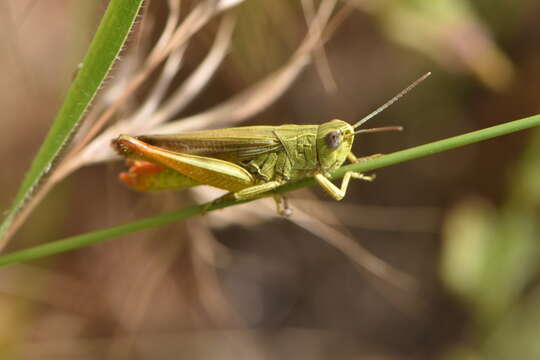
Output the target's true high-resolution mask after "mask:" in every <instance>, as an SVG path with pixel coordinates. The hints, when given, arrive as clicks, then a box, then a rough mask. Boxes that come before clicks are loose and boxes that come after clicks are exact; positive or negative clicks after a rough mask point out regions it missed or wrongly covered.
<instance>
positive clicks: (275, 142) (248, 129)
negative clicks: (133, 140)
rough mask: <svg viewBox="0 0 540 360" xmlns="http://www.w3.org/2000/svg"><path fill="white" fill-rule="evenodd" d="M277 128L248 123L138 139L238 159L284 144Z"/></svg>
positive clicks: (255, 155) (181, 151)
mask: <svg viewBox="0 0 540 360" xmlns="http://www.w3.org/2000/svg"><path fill="white" fill-rule="evenodd" d="M275 129H276V127H275V126H245V127H236V128H228V129H216V130H202V131H193V132H188V133H184V134H172V135H144V136H138V137H137V139H138V140H140V141H142V142H145V143H147V144H150V145H153V146H156V147H159V148H162V149H166V150H170V151H173V152H178V153H183V154H192V155H200V156H207V157H213V158H218V159H223V160H227V161H231V162H238V161H245V160H251V159H253V158H256V157H257V156H259V155H262V154H265V153H268V152H274V151H279V150H282V149H283V144H282V143H281V142H280V140H279V139H278V138H277V137H276V135H275Z"/></svg>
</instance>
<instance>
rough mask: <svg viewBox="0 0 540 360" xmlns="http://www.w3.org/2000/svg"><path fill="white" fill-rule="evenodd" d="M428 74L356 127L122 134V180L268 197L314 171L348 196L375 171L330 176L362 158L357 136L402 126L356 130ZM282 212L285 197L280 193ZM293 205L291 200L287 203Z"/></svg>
mask: <svg viewBox="0 0 540 360" xmlns="http://www.w3.org/2000/svg"><path fill="white" fill-rule="evenodd" d="M429 75H430V73H427V74H425V75H424V76H422V77H421V78H419V79H418V80H416V81H415V82H413V83H412V84H411V85H409V86H408V87H407V88H405V89H404V90H402V91H401V92H400V93H399V94H397V95H396V96H395V97H393V98H392V99H391V100H389V101H388V102H387V103H385V104H384V105H382V106H381V107H379V108H378V109H377V110H375V111H374V112H372V113H371V114H369V115H368V116H366V117H365V118H363V119H362V120H360V121H358V122H357V123H356V124H354V125H350V124H349V123H347V122H345V121H342V120H332V121H329V122H326V123H323V124H320V125H281V126H244V127H235V128H227V129H216V130H203V131H194V132H188V133H183V134H170V135H143V136H137V137H131V136H129V135H120V136H119V137H118V138H117V139H115V140H113V142H112V146H113V147H114V148H115V149H116V151H117V152H118V153H119V154H120V155H122V156H124V157H126V158H127V159H129V163H130V165H131V167H130V169H129V170H128V172H123V173H121V174H120V176H119V177H120V179H121V180H122V181H123V182H124V183H125V184H127V185H128V186H130V187H132V188H134V189H136V190H139V191H159V190H167V189H183V188H187V187H191V186H197V185H210V186H213V187H216V188H219V189H223V190H227V191H229V192H230V193H229V194H228V195H227V196H229V197H233V198H234V199H238V200H244V199H251V198H256V197H260V196H263V195H266V193H268V192H271V191H272V190H274V189H275V188H277V187H278V186H280V185H283V184H285V183H286V182H288V181H291V180H295V179H299V178H303V177H307V176H313V177H314V178H315V180H316V181H317V183H318V184H319V185H320V186H321V187H322V188H323V189H324V190H325V191H326V192H327V193H328V194H329V195H330V196H332V197H333V198H334V199H336V200H341V199H342V198H343V197H344V196H345V193H346V192H347V187H348V185H349V181H350V179H351V178H354V179H363V180H367V181H371V180H373V176H366V175H364V174H361V173H358V172H355V171H348V172H346V173H345V176H344V177H343V180H342V182H341V186H340V187H337V186H336V185H334V184H333V183H332V182H331V181H330V180H329V177H330V174H331V173H332V172H334V171H335V170H337V169H338V168H339V167H341V166H342V165H343V163H344V162H345V160H346V159H348V160H349V161H350V162H353V163H354V162H358V161H360V160H362V159H365V158H361V159H359V158H357V157H356V156H355V155H354V154H353V153H352V152H351V148H352V145H353V140H354V136H355V135H356V134H359V133H373V132H381V131H390V130H401V128H400V127H397V126H394V127H382V128H374V129H362V130H356V129H357V128H358V127H359V126H361V125H362V124H364V123H365V122H367V121H368V120H369V119H371V118H373V117H374V116H375V115H377V114H379V113H380V112H381V111H383V110H384V109H386V108H387V107H389V106H390V105H391V104H393V103H394V102H395V101H397V100H398V99H399V98H400V97H402V96H403V95H404V94H405V93H407V92H408V91H409V90H411V89H412V88H414V87H415V86H416V85H418V84H419V83H420V82H421V81H423V80H424V79H425V78H427V77H428V76H429ZM274 197H275V199H276V204H277V207H278V212H279V213H280V214H283V215H287V214H289V210H288V209H287V208H282V206H281V201H282V197H280V196H278V195H277V194H274ZM284 204H285V207H286V202H284Z"/></svg>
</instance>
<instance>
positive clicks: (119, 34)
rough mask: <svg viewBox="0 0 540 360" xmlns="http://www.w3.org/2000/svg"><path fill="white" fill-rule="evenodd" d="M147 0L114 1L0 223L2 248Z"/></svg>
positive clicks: (99, 84) (76, 123)
mask: <svg viewBox="0 0 540 360" xmlns="http://www.w3.org/2000/svg"><path fill="white" fill-rule="evenodd" d="M142 2H143V0H111V2H110V3H109V6H108V8H107V11H106V12H105V15H104V16H103V20H102V21H101V24H100V25H99V28H98V30H97V32H96V35H95V36H94V39H93V40H92V43H91V44H90V47H89V49H88V52H87V54H86V56H85V58H84V60H83V62H82V67H81V68H80V69H79V72H78V74H77V76H76V78H75V80H74V81H73V83H72V84H71V87H70V88H69V90H68V93H67V95H66V97H65V99H64V103H63V104H62V107H61V108H60V110H59V112H58V114H57V116H56V118H55V120H54V122H53V124H52V126H51V129H50V130H49V133H48V134H47V137H46V138H45V141H44V142H43V144H42V145H41V148H40V149H39V151H38V154H37V155H36V156H35V158H34V160H33V162H32V165H31V166H30V169H29V170H28V172H27V173H26V175H25V177H24V180H23V181H22V183H21V186H20V188H19V191H18V193H17V195H16V196H15V199H14V201H13V204H12V206H11V209H10V210H9V212H8V213H7V216H6V218H5V219H4V221H3V222H2V225H0V248H2V247H3V245H5V242H6V238H5V234H6V232H7V230H8V229H9V227H10V225H11V223H12V222H13V220H14V217H15V216H16V214H17V213H18V212H19V211H20V210H21V209H22V208H23V207H24V205H25V203H26V201H27V200H28V199H29V198H30V197H31V196H32V194H33V193H34V191H35V190H36V189H37V187H38V186H39V184H40V182H41V181H42V180H43V178H44V177H45V176H46V175H47V173H48V172H49V171H50V170H51V168H52V167H53V165H54V161H55V160H56V159H57V158H58V156H59V155H60V153H61V150H62V149H63V148H64V147H65V146H66V145H67V144H68V143H69V141H70V140H71V138H72V136H73V135H74V134H75V130H76V129H77V127H78V125H79V124H80V122H81V120H82V118H83V116H84V113H85V112H86V109H87V108H88V106H89V105H90V103H91V102H92V99H93V98H94V96H95V95H96V93H97V92H98V90H99V88H100V86H101V85H102V84H103V81H104V80H105V78H106V76H107V74H108V72H109V70H110V69H111V67H112V65H113V64H114V62H115V60H116V58H117V56H118V53H119V52H120V50H121V49H122V46H123V45H124V43H125V41H126V39H127V36H128V34H129V32H130V30H131V28H132V26H133V24H134V22H135V19H136V17H137V14H138V12H139V9H140V7H141V4H142Z"/></svg>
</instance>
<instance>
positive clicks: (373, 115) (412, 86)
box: [353, 72, 431, 129]
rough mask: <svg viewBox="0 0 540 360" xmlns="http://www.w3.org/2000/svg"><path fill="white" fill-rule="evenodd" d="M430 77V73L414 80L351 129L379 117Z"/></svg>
mask: <svg viewBox="0 0 540 360" xmlns="http://www.w3.org/2000/svg"><path fill="white" fill-rule="evenodd" d="M430 75H431V72H428V73H425V74H424V75H422V76H421V77H420V78H418V79H417V80H415V81H414V82H413V83H412V84H410V85H409V86H407V87H406V88H405V89H403V90H401V91H400V92H399V93H398V94H397V95H396V96H394V97H393V98H391V99H390V100H388V101H387V102H386V103H384V104H383V105H382V106H380V107H379V108H378V109H377V110H375V111H373V112H372V113H371V114H369V115H368V116H366V117H364V118H363V119H362V120H360V121H358V122H357V123H356V124H354V125H353V128H355V129H356V128H357V127H359V126H361V125H362V124H365V123H366V122H367V121H368V120H370V119H371V118H373V117H375V116H377V115H379V114H380V113H381V112H382V111H384V110H386V109H387V108H388V107H389V106H390V105H392V104H393V103H395V102H396V101H398V100H399V99H400V98H401V97H402V96H403V95H405V94H406V93H408V92H409V91H411V90H412V89H414V88H415V87H416V85H418V84H420V83H421V82H422V81H424V80H426V79H427V78H428V77H429V76H430Z"/></svg>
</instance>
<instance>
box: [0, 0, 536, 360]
mask: <svg viewBox="0 0 540 360" xmlns="http://www.w3.org/2000/svg"><path fill="white" fill-rule="evenodd" d="M206 3H207V2H206V1H196V2H194V1H192V2H190V1H182V2H180V1H172V0H171V1H168V2H165V1H163V2H161V1H153V2H148V3H147V4H146V6H145V9H144V12H143V14H142V16H141V20H140V23H139V24H138V26H137V29H136V30H135V31H134V33H133V34H132V37H131V39H130V42H129V46H128V48H127V49H126V50H125V52H124V54H123V55H122V56H121V61H120V62H119V63H118V64H117V65H116V67H115V69H114V72H113V74H112V75H111V76H110V78H109V80H108V81H107V84H106V87H105V88H104V89H103V91H102V93H101V94H100V97H99V99H98V100H97V101H96V102H95V103H94V105H93V108H92V111H91V113H90V114H89V118H88V120H87V122H86V123H85V125H84V127H83V128H82V129H81V132H80V134H79V136H78V138H77V139H76V140H75V141H74V146H73V148H71V150H70V152H69V153H68V154H67V156H66V157H65V158H64V160H63V162H62V163H61V164H59V167H58V168H57V169H56V170H55V172H54V173H53V174H52V176H51V177H50V178H49V186H45V187H44V191H43V192H42V193H41V194H43V195H45V194H46V195H47V196H46V197H44V196H43V197H42V196H38V197H36V198H35V204H36V205H37V206H36V209H35V212H34V213H32V214H31V215H30V216H29V218H28V220H27V222H26V224H25V225H24V226H22V228H21V229H20V232H19V233H18V234H17V235H16V236H15V237H14V238H13V241H12V243H11V245H10V246H11V248H12V249H15V248H22V247H27V246H31V245H35V244H39V243H44V242H47V241H51V240H53V239H56V238H58V237H59V236H61V235H64V234H75V233H79V232H83V231H89V230H92V229H95V228H100V227H105V226H108V225H113V224H117V223H119V222H122V221H126V220H129V219H134V218H137V217H142V216H144V215H149V214H155V213H157V212H160V211H163V210H166V209H176V208H180V207H183V206H186V205H188V204H191V203H193V202H202V201H206V200H209V199H212V198H214V197H216V196H218V195H217V193H215V192H214V191H212V190H211V189H206V188H204V189H197V190H196V191H193V192H191V193H189V192H180V193H165V194H153V195H147V194H137V193H133V192H130V191H129V190H127V189H126V188H124V187H123V186H121V185H120V184H119V183H118V182H117V180H116V174H117V172H118V171H120V170H121V169H122V168H123V165H122V164H121V162H107V163H106V164H105V163H104V162H105V161H109V160H112V159H113V157H114V154H113V152H112V151H111V149H110V147H109V145H108V144H109V142H110V139H111V138H113V137H115V136H116V135H118V134H119V133H128V134H134V135H136V134H140V133H156V132H168V131H188V130H193V129H196V128H206V127H224V126H234V125H236V124H239V123H241V122H244V121H249V123H250V124H275V125H279V124H283V123H299V124H307V123H321V122H324V121H327V120H329V119H331V118H342V119H345V120H347V121H351V122H353V121H355V120H358V119H359V118H360V117H362V116H363V115H365V114H367V113H368V112H369V111H370V110H372V109H373V108H374V107H376V106H378V105H380V104H381V103H382V102H383V101H385V100H386V99H387V98H388V97H390V96H392V95H393V94H394V93H395V92H396V91H397V90H399V89H400V88H402V87H403V86H404V85H405V84H407V83H408V82H409V81H410V80H411V79H413V78H415V77H416V76H417V75H419V74H421V73H424V72H425V71H426V70H431V71H433V72H434V73H435V76H433V78H432V80H430V81H429V82H428V83H426V84H425V85H423V86H422V87H421V88H419V89H417V90H415V92H414V93H413V94H411V95H410V96H408V97H407V99H405V100H403V101H402V102H400V103H399V104H397V105H395V106H394V107H393V108H392V109H390V110H388V111H387V112H385V113H384V114H382V115H381V116H380V117H379V118H378V119H377V120H376V121H377V123H378V124H384V125H389V124H391V125H394V124H395V125H403V126H405V127H406V132H405V133H403V134H384V135H372V136H366V137H361V138H359V139H358V141H357V143H356V144H355V149H356V151H357V152H358V153H362V154H369V153H377V152H391V151H394V150H398V149H402V148H405V147H407V146H410V145H413V144H420V143H424V142H427V141H430V140H433V139H438V138H442V137H446V136H450V135H454V134H457V133H461V132H464V131H468V130H472V129H477V128H481V127H485V126H489V125H493V124H496V123H501V122H504V121H508V120H510V119H514V118H517V117H521V116H525V115H528V114H530V113H537V112H539V111H540V106H539V105H538V101H537V98H538V93H539V91H538V90H539V89H540V71H539V69H540V67H539V66H538V64H539V59H540V48H539V47H538V44H537V41H536V39H535V38H534V37H532V36H528V35H530V34H534V33H538V31H540V29H539V28H538V24H537V22H536V21H535V19H536V16H535V14H536V15H538V13H539V12H540V9H539V8H538V5H537V4H535V3H534V2H532V1H530V2H527V1H520V2H517V3H516V4H513V6H512V7H511V8H510V9H509V8H507V7H505V6H506V5H504V4H495V5H493V4H492V2H490V1H469V2H467V1H440V2H438V4H439V5H438V6H436V5H434V4H435V2H432V1H421V0H417V1H415V2H407V1H397V0H396V1H387V2H382V1H375V0H373V1H353V0H351V1H342V2H339V3H336V4H334V2H333V1H327V0H325V1H322V2H311V1H308V0H306V1H275V0H245V1H243V2H242V1H239V2H238V3H241V4H236V3H235V2H232V1H231V2H227V1H224V2H223V4H224V7H223V8H222V9H219V8H217V9H213V10H212V11H208V8H205V4H206ZM229 3H230V4H229ZM233 3H234V4H233ZM412 3H414V6H413V5H411V4H412ZM225 5H227V6H230V7H234V9H230V8H228V7H227V8H225ZM232 5H238V6H232ZM334 5H336V8H335V9H334ZM105 7H106V3H105V2H102V3H97V2H70V1H54V2H39V1H29V2H18V1H6V2H3V3H2V4H0V24H2V25H0V26H1V27H2V30H3V31H1V32H0V36H1V37H2V39H1V43H2V45H3V49H4V50H3V51H1V52H0V63H1V64H2V69H3V71H2V73H3V75H2V78H3V79H4V81H2V82H1V83H0V99H1V100H0V106H1V107H2V109H3V113H4V116H3V117H2V119H3V121H2V122H1V123H0V126H1V131H2V134H4V137H3V141H2V142H0V153H1V154H2V155H3V156H2V159H3V162H4V169H5V170H4V171H2V174H3V176H1V177H0V186H1V187H2V189H4V191H3V192H2V193H1V195H2V196H1V198H0V199H1V200H2V204H6V205H4V206H7V204H8V203H9V201H10V200H11V197H12V194H13V193H14V192H15V190H16V187H17V184H18V181H19V179H20V178H21V177H22V174H23V173H24V171H25V170H26V168H27V166H28V163H29V161H30V160H31V158H32V156H33V154H34V153H35V150H36V149H37V147H38V146H39V143H40V141H41V140H42V138H43V136H44V134H45V132H46V130H47V127H48V125H49V123H50V120H51V119H52V118H53V116H54V114H55V112H56V110H57V108H58V106H59V104H60V102H61V99H62V95H63V93H64V92H65V89H66V88H67V86H68V84H69V82H70V81H71V78H72V74H73V72H74V71H75V69H76V68H77V63H78V61H79V59H80V58H81V56H82V54H83V53H84V51H85V46H86V44H87V43H88V42H89V39H90V38H91V36H92V33H93V31H94V30H95V26H96V24H97V23H98V22H99V19H100V16H101V14H102V12H103V10H104V9H105ZM306 23H307V24H308V25H306ZM321 36H322V41H323V42H325V47H324V48H321V47H320V45H321ZM326 41H327V42H326ZM312 55H313V56H312ZM159 59H163V60H164V61H163V62H158V60H159ZM311 60H313V61H311ZM537 138H538V136H536V137H533V138H531V139H528V137H527V135H526V134H520V135H513V136H511V137H508V138H505V139H504V140H501V139H499V140H497V141H491V142H489V143H485V144H481V145H477V146H474V147H469V148H464V149H461V150H458V151H455V152H452V153H446V154H442V155H439V156H437V157H434V158H430V159H424V160H420V161H417V162H413V163H409V164H404V165H400V166H396V167H394V168H389V169H385V170H384V171H381V172H380V173H379V174H378V175H379V176H378V179H377V181H376V182H375V183H373V184H365V183H354V184H353V185H352V186H351V187H350V190H349V193H348V196H347V198H346V200H344V202H342V203H336V202H330V201H327V200H328V199H327V198H326V197H325V195H324V194H322V192H320V191H319V190H315V191H314V192H315V193H316V195H313V194H312V193H311V192H308V191H305V190H303V191H299V192H297V193H295V194H294V195H293V198H292V199H291V203H292V204H293V205H294V206H295V216H294V217H292V218H291V219H289V220H286V219H282V218H279V217H276V216H275V214H274V207H273V204H272V203H271V202H270V203H267V202H266V201H265V200H263V201H257V202H254V203H251V204H248V205H243V206H239V207H235V208H232V209H228V210H225V211H221V212H217V213H215V215H214V214H213V215H211V216H207V217H204V218H200V219H196V220H192V221H189V222H187V223H184V224H177V225H172V226H168V227H165V228H162V229H159V230H152V231H146V232H143V233H140V234H136V235H133V236H129V237H126V238H124V239H120V240H115V241H111V242H108V243H105V244H102V245H99V246H95V247H91V248H87V249H83V250H79V251H76V252H72V253H67V254H64V255H61V256H57V257H53V258H49V259H47V260H44V261H40V262H38V263H32V264H27V265H17V266H14V267H10V268H5V269H1V270H0V291H1V294H0V303H1V306H0V317H1V318H2V319H3V320H2V322H1V323H2V325H1V326H0V344H1V346H0V356H2V357H5V358H17V357H20V358H24V359H34V358H36V359H48V358H50V359H57V358H61V357H65V358H80V359H94V358H110V359H122V358H125V359H132V358H141V359H146V358H148V359H168V358H179V357H185V358H189V359H197V358H200V359H211V358H216V359H227V358H231V359H238V358H246V359H259V358H260V359H274V358H275V359H302V358H306V359H326V358H332V359H339V358H342V359H352V358H354V359H356V358H358V359H375V358H376V359H425V358H441V357H443V356H446V357H448V358H450V357H452V358H456V359H467V358H470V357H469V356H471V354H475V356H478V357H479V358H490V359H491V358H493V357H490V356H491V355H492V354H498V356H499V358H501V359H503V358H513V357H512V356H517V355H516V354H521V358H534V356H533V354H535V353H534V349H532V350H530V351H527V346H525V345H523V346H520V347H517V346H516V345H515V342H516V340H515V339H516V338H517V336H518V335H519V338H520V339H522V338H523V337H526V338H527V339H534V338H535V337H536V336H537V335H538V333H539V332H540V329H537V327H534V326H533V325H530V326H523V327H520V326H518V325H516V322H517V321H516V320H515V317H518V318H521V317H525V318H530V319H531V323H534V322H533V320H534V319H535V311H534V309H535V305H537V304H538V301H537V300H536V298H537V296H536V295H535V294H536V293H537V289H536V286H535V285H536V283H535V279H536V278H537V272H536V268H537V265H538V263H537V261H536V259H535V256H533V255H536V254H537V253H538V251H537V249H538V247H537V245H536V239H537V236H536V235H537V232H536V222H537V220H536V214H535V211H536V209H537V204H538V203H537V199H538V196H536V195H535V194H538V193H540V192H539V191H538V189H537V187H538V185H537V184H538V182H535V181H534V179H536V177H537V176H536V175H535V174H537V171H536V167H535V165H534V164H535V163H536V162H537V161H536V157H535V153H536V152H535V150H534V149H535V144H536V143H538V139H537ZM523 149H528V151H527V152H526V153H525V154H524V155H521V153H522V151H523ZM75 170H77V171H75ZM52 185H55V186H54V187H53V186H52ZM49 191H50V192H49ZM319 198H320V199H322V200H323V201H320V200H318V199H319ZM449 214H450V215H449ZM448 216H450V218H449V217H448ZM516 219H518V220H519V222H518V220H516ZM467 221H469V222H468V223H467ZM443 223H445V224H446V225H445V227H444V233H443V230H441V229H443ZM499 226H500V227H502V226H504V228H499ZM443 238H445V239H446V243H445V246H444V247H443V246H442V244H443V242H442V241H443ZM496 238H497V239H499V240H497V239H496ZM453 244H457V245H453ZM492 244H497V247H493V246H495V245H492ZM328 245H330V246H328ZM490 246H492V247H490ZM464 254H465V255H464ZM506 254H510V255H511V256H510V255H509V256H506V257H505V255H506ZM441 259H442V260H444V261H442V262H441ZM464 261H465V262H464ZM441 263H442V264H443V265H440V264H441ZM441 266H443V269H444V271H443V276H442V277H441V276H440V272H439V268H440V267H441ZM525 289H527V290H528V291H527V292H525V291H524V290H525ZM486 294H488V295H486ZM493 299H498V300H497V301H494V300H493ZM518 323H519V322H518ZM501 334H503V335H504V336H503V335H501ZM464 344H470V345H464ZM505 344H507V345H505ZM529 356H532V357H529Z"/></svg>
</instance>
